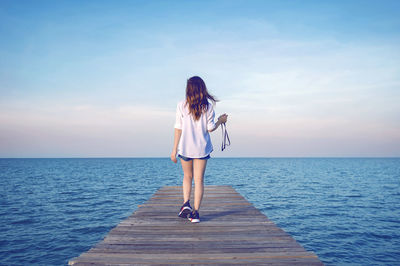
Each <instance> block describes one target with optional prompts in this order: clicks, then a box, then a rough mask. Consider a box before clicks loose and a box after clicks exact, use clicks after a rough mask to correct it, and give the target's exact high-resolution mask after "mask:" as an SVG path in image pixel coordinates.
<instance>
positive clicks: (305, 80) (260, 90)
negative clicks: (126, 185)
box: [0, 0, 400, 157]
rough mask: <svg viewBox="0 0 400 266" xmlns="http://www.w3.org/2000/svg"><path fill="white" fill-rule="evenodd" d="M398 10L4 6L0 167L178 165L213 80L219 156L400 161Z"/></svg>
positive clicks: (231, 4)
mask: <svg viewBox="0 0 400 266" xmlns="http://www.w3.org/2000/svg"><path fill="white" fill-rule="evenodd" d="M399 13H400V2H399V1H397V0H394V1H388V0H382V1H369V0H362V1H353V0H349V1H344V0H343V1H342V0H338V1H307V0H306V1H272V0H271V1H268V0H265V1H264V0H262V1H256V0H250V1H249V0H244V1H241V0H230V1H221V0H215V1H194V0H193V1H189V0H185V1H183V0H182V1H170V0H161V1H148V0H146V1H140V0H136V1H119V0H118V1H77V0H76V1H63V0H60V1H43V0H37V1H23V0H21V1H8V0H2V1H0V36H1V37H0V38H1V39H0V58H1V59H0V157H169V155H170V153H171V150H172V146H173V133H174V128H173V126H174V122H175V121H174V119H175V110H176V104H177V102H178V101H180V100H183V99H184V97H185V86H186V81H187V79H188V78H190V77H191V76H194V75H198V76H200V77H202V78H203V79H204V81H205V83H206V85H207V88H208V90H209V92H210V93H211V94H213V95H215V96H216V97H217V98H218V99H219V100H220V101H219V102H218V103H217V105H216V108H215V110H216V116H217V117H218V116H219V115H220V114H222V113H227V114H228V123H227V129H228V132H229V136H230V139H231V141H232V144H231V146H229V147H228V148H227V149H226V150H224V151H223V152H221V148H220V145H221V139H222V137H221V130H220V129H218V130H217V131H215V132H213V133H212V141H213V146H214V152H213V154H212V156H213V157H399V156H400V104H399V103H400V16H399Z"/></svg>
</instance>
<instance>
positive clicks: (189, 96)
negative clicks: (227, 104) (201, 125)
mask: <svg viewBox="0 0 400 266" xmlns="http://www.w3.org/2000/svg"><path fill="white" fill-rule="evenodd" d="M208 99H210V100H211V101H212V102H213V104H214V103H215V102H217V101H218V100H217V99H215V97H214V96H212V95H211V94H209V93H208V91H207V87H206V84H205V83H204V81H203V80H202V79H201V78H200V77H198V76H194V77H191V78H190V79H188V81H187V85H186V104H187V105H188V106H189V112H190V114H191V115H193V117H194V119H195V120H199V119H200V116H201V114H202V113H203V112H204V111H207V110H208Z"/></svg>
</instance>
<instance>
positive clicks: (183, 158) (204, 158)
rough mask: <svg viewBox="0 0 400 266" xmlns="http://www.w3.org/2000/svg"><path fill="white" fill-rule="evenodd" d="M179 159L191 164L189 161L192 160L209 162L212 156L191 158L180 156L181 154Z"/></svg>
mask: <svg viewBox="0 0 400 266" xmlns="http://www.w3.org/2000/svg"><path fill="white" fill-rule="evenodd" d="M178 157H179V158H181V159H182V160H184V161H185V162H189V161H191V160H193V159H200V160H207V159H210V154H209V155H207V156H206V157H202V158H189V157H185V156H182V155H180V154H178Z"/></svg>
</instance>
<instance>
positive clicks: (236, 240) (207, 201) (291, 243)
mask: <svg viewBox="0 0 400 266" xmlns="http://www.w3.org/2000/svg"><path fill="white" fill-rule="evenodd" d="M192 199H193V197H192ZM191 203H192V205H193V202H191ZM181 204H182V187H179V186H166V187H163V188H161V189H159V190H158V191H157V192H156V193H155V194H154V195H153V196H152V197H151V198H150V199H149V200H148V201H147V202H145V203H144V204H143V205H140V206H139V208H138V209H137V210H136V211H135V212H134V213H133V214H132V215H131V216H130V217H128V218H126V219H125V220H123V221H122V222H121V223H120V224H119V225H118V226H116V227H115V228H114V229H112V230H111V231H110V232H109V234H108V235H107V236H106V237H105V238H104V240H103V241H101V242H99V243H98V244H97V245H95V246H94V247H92V248H91V249H90V250H89V251H87V252H86V253H83V254H81V255H80V256H79V257H77V258H73V259H71V260H70V261H69V265H137V264H152V265H155V264H156V265H160V264H163V265H166V264H214V265H215V264H241V265H246V264H253V265H254V264H258V265H265V264H269V265H323V263H322V262H321V261H320V260H319V259H318V257H317V256H316V255H315V254H314V253H312V252H310V251H306V250H305V249H304V248H303V247H302V246H301V245H300V244H299V243H297V242H296V241H295V240H294V239H293V238H292V237H291V236H290V235H289V234H287V233H286V232H284V231H283V230H282V229H280V228H279V227H277V226H276V225H275V224H274V223H273V222H272V221H270V220H268V218H267V217H266V216H265V215H264V214H262V213H261V212H260V211H259V210H257V209H256V208H255V207H254V206H253V205H252V204H251V203H249V202H248V201H247V200H246V199H245V198H243V196H241V195H240V194H239V193H237V192H236V190H234V189H233V188H232V187H231V186H205V191H204V198H203V202H202V205H201V209H200V220H201V222H200V223H198V224H192V223H190V222H189V221H188V220H187V219H183V218H179V217H178V216H177V214H178V210H179V207H180V206H181Z"/></svg>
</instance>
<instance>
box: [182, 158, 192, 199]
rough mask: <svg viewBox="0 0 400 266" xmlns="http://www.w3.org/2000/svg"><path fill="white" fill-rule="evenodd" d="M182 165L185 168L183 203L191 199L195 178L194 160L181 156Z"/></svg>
mask: <svg viewBox="0 0 400 266" xmlns="http://www.w3.org/2000/svg"><path fill="white" fill-rule="evenodd" d="M181 165H182V170H183V182H182V188H183V203H185V202H186V201H188V200H189V199H190V193H191V191H192V180H193V160H190V161H184V160H183V159H182V158H181Z"/></svg>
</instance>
